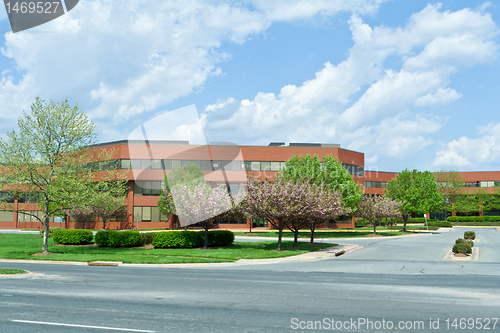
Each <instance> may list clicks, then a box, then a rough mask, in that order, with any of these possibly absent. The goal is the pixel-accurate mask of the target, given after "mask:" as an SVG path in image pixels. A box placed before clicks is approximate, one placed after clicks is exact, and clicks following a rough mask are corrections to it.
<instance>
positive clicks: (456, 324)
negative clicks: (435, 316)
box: [445, 318, 498, 330]
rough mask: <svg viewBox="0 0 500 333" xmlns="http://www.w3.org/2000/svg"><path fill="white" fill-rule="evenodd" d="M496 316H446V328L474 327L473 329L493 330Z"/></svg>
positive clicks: (470, 328) (463, 328)
mask: <svg viewBox="0 0 500 333" xmlns="http://www.w3.org/2000/svg"><path fill="white" fill-rule="evenodd" d="M497 321H498V318H455V319H451V318H448V319H446V320H445V322H446V325H447V327H446V328H447V329H461V330H465V329H469V330H472V329H475V330H494V329H495V327H496V325H497Z"/></svg>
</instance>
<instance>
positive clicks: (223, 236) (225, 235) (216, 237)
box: [200, 230, 234, 247]
mask: <svg viewBox="0 0 500 333" xmlns="http://www.w3.org/2000/svg"><path fill="white" fill-rule="evenodd" d="M200 232H201V233H202V238H203V241H205V232H204V231H200ZM233 242H234V233H233V232H232V231H229V230H210V231H209V232H208V246H209V247H219V246H229V245H231V244H233Z"/></svg>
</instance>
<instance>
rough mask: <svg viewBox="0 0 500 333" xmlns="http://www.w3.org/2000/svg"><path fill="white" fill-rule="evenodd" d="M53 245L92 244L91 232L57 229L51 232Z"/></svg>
mask: <svg viewBox="0 0 500 333" xmlns="http://www.w3.org/2000/svg"><path fill="white" fill-rule="evenodd" d="M52 238H54V243H56V244H65V245H81V244H88V243H90V242H92V239H93V238H94V236H93V235H92V231H90V230H84V229H57V230H54V231H53V232H52Z"/></svg>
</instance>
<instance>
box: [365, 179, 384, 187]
mask: <svg viewBox="0 0 500 333" xmlns="http://www.w3.org/2000/svg"><path fill="white" fill-rule="evenodd" d="M365 187H375V188H387V182H374V181H370V180H365Z"/></svg>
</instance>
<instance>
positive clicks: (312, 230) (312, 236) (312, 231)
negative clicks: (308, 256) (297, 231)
mask: <svg viewBox="0 0 500 333" xmlns="http://www.w3.org/2000/svg"><path fill="white" fill-rule="evenodd" d="M315 227H316V226H315V225H314V223H312V222H311V226H310V227H309V228H310V229H311V244H313V243H314V229H315Z"/></svg>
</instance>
